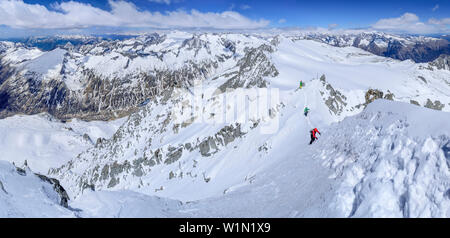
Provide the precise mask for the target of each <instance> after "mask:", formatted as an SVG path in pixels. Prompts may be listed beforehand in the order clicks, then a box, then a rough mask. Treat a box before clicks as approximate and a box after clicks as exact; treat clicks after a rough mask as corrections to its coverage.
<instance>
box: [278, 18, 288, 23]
mask: <svg viewBox="0 0 450 238" xmlns="http://www.w3.org/2000/svg"><path fill="white" fill-rule="evenodd" d="M285 22H286V19H284V18H281V19H280V20H278V23H280V24H282V23H285Z"/></svg>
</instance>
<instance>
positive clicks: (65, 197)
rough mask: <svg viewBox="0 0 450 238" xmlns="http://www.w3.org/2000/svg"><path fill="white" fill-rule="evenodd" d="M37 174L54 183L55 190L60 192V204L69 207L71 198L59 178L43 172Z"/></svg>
mask: <svg viewBox="0 0 450 238" xmlns="http://www.w3.org/2000/svg"><path fill="white" fill-rule="evenodd" d="M36 176H38V177H39V178H40V179H41V180H42V181H44V182H47V183H49V184H51V185H53V189H54V190H55V192H57V193H58V194H59V198H60V202H59V204H60V205H61V206H63V207H65V208H68V207H69V200H70V198H69V195H67V192H66V190H65V189H64V188H63V186H61V184H60V183H59V181H58V180H57V179H54V178H49V177H47V176H45V175H42V174H36Z"/></svg>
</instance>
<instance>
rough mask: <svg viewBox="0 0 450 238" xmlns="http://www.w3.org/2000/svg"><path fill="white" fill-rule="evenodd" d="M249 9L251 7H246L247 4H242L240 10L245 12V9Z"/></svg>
mask: <svg viewBox="0 0 450 238" xmlns="http://www.w3.org/2000/svg"><path fill="white" fill-rule="evenodd" d="M250 8H252V7H250V6H249V5H247V4H244V5H242V6H241V9H242V10H247V9H250Z"/></svg>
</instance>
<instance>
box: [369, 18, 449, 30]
mask: <svg viewBox="0 0 450 238" xmlns="http://www.w3.org/2000/svg"><path fill="white" fill-rule="evenodd" d="M448 25H449V22H448V18H445V19H441V20H438V19H430V20H428V22H427V23H424V22H421V21H420V20H419V17H418V16H417V15H415V14H413V13H405V14H403V15H402V16H400V17H397V18H386V19H380V20H379V21H378V22H376V23H375V24H373V25H372V28H374V29H377V30H385V31H394V32H404V33H419V34H430V33H441V32H448V31H449V28H448Z"/></svg>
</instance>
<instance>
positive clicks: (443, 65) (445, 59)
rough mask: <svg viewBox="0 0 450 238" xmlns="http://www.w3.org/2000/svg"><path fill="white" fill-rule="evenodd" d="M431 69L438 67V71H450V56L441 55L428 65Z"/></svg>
mask: <svg viewBox="0 0 450 238" xmlns="http://www.w3.org/2000/svg"><path fill="white" fill-rule="evenodd" d="M428 64H429V65H430V66H431V67H433V66H434V67H436V68H437V69H442V70H450V55H441V56H439V58H437V59H435V60H433V61H432V62H430V63H428Z"/></svg>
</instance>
